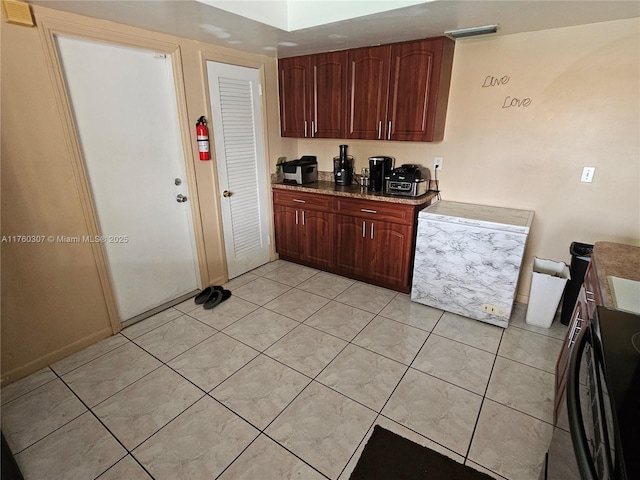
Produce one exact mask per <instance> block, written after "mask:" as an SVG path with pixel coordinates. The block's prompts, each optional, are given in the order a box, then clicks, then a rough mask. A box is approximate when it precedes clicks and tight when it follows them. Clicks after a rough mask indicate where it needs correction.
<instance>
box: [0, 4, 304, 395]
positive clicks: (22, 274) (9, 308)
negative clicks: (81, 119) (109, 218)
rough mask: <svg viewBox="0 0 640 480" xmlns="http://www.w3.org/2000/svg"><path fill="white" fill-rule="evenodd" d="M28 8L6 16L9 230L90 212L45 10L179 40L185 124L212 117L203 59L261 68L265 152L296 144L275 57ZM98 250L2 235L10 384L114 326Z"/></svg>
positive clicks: (130, 34) (211, 278) (219, 271)
mask: <svg viewBox="0 0 640 480" xmlns="http://www.w3.org/2000/svg"><path fill="white" fill-rule="evenodd" d="M32 10H33V12H34V14H35V17H36V23H37V24H38V27H37V28H27V27H21V26H16V25H10V24H6V23H4V22H2V26H1V27H0V28H1V32H0V33H1V45H2V52H1V61H2V98H1V101H2V111H1V122H2V150H1V154H2V165H1V166H2V171H1V175H2V185H1V187H2V192H1V195H2V212H1V213H2V217H1V220H2V232H1V233H2V235H3V236H13V235H45V236H49V235H53V236H57V235H67V236H82V235H89V234H91V219H90V218H88V217H87V210H86V205H84V206H83V194H82V182H83V180H82V178H78V173H77V171H76V169H74V163H73V162H74V160H73V155H72V148H71V147H70V145H71V143H70V141H69V137H68V135H67V132H66V131H65V129H64V128H63V126H62V125H63V122H62V119H63V117H64V112H61V111H60V110H59V104H58V103H57V102H56V99H55V83H54V81H53V79H54V77H53V76H52V75H50V71H49V67H48V63H47V62H48V58H47V56H46V47H45V44H44V40H43V38H44V36H43V35H41V34H42V31H43V27H42V25H43V24H44V25H46V24H47V22H49V24H51V23H52V22H53V23H56V24H59V23H61V22H62V23H66V24H68V25H70V26H69V27H68V28H70V29H71V30H73V29H75V28H78V29H81V30H85V31H87V29H89V30H94V31H95V32H97V34H98V35H99V36H102V37H104V38H107V39H111V40H114V41H120V40H121V39H123V38H125V37H126V38H128V39H129V40H131V39H132V38H137V39H139V40H140V41H143V42H151V43H153V42H164V43H165V44H167V45H174V46H175V48H179V51H180V54H181V57H182V72H183V81H184V96H185V99H184V103H185V105H186V109H187V114H188V118H189V124H190V125H189V126H190V127H191V126H192V125H191V123H194V124H195V119H196V118H198V117H199V116H200V115H203V114H204V115H207V116H208V117H210V112H209V107H208V92H207V86H206V84H205V70H204V66H205V63H204V59H212V60H219V61H223V62H228V63H234V64H238V65H246V66H252V67H254V68H261V69H262V71H263V75H264V80H265V85H264V90H265V92H266V95H265V103H266V111H265V117H266V120H267V125H268V132H267V135H266V138H265V140H266V145H267V152H268V158H269V161H270V162H271V161H272V162H273V163H275V160H276V158H277V156H278V155H281V154H284V155H289V156H292V155H294V154H295V142H293V141H291V140H284V141H283V140H281V138H280V136H279V127H278V103H277V98H278V97H277V95H278V93H277V64H276V61H275V60H274V59H271V58H268V57H263V56H258V55H250V54H245V53H242V52H238V51H234V50H231V49H225V48H220V47H216V46H213V45H207V44H203V43H199V42H194V41H191V40H187V39H183V38H177V37H172V36H167V35H161V34H157V33H154V32H149V31H144V30H139V29H134V28H130V27H126V26H123V25H118V24H114V23H111V22H104V21H99V20H93V19H89V18H86V17H81V16H77V15H72V14H66V13H63V12H57V11H55V10H50V9H47V8H41V7H32ZM133 42H134V43H135V42H136V40H134V41H133ZM192 120H193V122H192ZM191 141H192V144H191V145H190V147H191V149H190V151H189V152H188V154H189V156H190V160H189V162H190V163H191V166H190V169H191V171H192V172H193V176H194V178H195V182H193V183H192V185H190V189H191V191H192V192H193V193H192V196H193V194H194V193H197V199H198V200H199V202H197V203H199V209H198V210H197V211H196V212H195V213H196V215H197V217H198V218H199V221H200V222H199V223H200V225H201V232H199V235H200V237H201V240H202V243H203V251H202V252H201V253H202V255H201V258H200V260H201V268H202V276H203V279H204V280H205V282H211V283H222V282H224V281H226V266H225V260H224V247H223V245H222V236H221V224H220V218H219V206H218V198H219V195H218V189H217V183H216V182H217V180H216V171H215V161H211V162H200V161H199V160H197V146H196V144H195V139H194V138H193V136H191ZM265 181H266V179H265ZM197 233H198V232H197ZM99 253H100V252H99V251H98V252H96V251H94V250H92V247H91V246H90V245H89V244H82V243H78V244H58V243H55V242H54V243H48V242H46V241H45V242H44V243H40V244H22V243H6V242H5V243H2V245H1V261H2V278H1V280H2V298H1V301H2V303H1V314H2V318H1V322H2V324H1V326H2V329H1V334H2V382H3V384H5V383H8V382H11V381H13V380H15V379H17V378H20V377H22V376H24V375H27V374H29V373H31V372H33V371H35V370H37V369H39V368H42V367H43V366H45V365H48V364H50V363H52V362H54V361H56V360H58V359H60V358H63V357H65V356H67V355H69V354H71V353H73V352H75V351H77V350H79V349H81V348H83V347H84V346H86V345H90V344H92V343H94V342H96V341H97V340H99V339H101V338H105V337H107V336H109V335H111V334H112V333H113V331H114V330H117V328H118V325H117V323H116V325H115V328H114V325H113V316H112V317H111V318H110V317H109V300H108V295H106V296H105V294H104V292H105V289H104V288H103V287H104V286H103V285H102V284H101V277H100V275H99V269H100V262H99V256H100V255H99ZM107 290H108V288H107Z"/></svg>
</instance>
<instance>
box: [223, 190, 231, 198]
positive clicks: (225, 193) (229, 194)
mask: <svg viewBox="0 0 640 480" xmlns="http://www.w3.org/2000/svg"><path fill="white" fill-rule="evenodd" d="M222 196H223V197H230V196H231V192H230V191H229V190H225V191H224V192H222Z"/></svg>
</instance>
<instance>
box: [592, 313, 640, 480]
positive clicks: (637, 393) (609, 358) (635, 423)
mask: <svg viewBox="0 0 640 480" xmlns="http://www.w3.org/2000/svg"><path fill="white" fill-rule="evenodd" d="M595 327H596V335H597V336H598V337H599V340H600V342H601V347H602V356H603V360H604V370H605V379H606V383H607V390H608V393H609V396H610V401H611V410H612V413H613V420H614V427H615V428H614V435H615V437H616V438H615V440H616V442H615V443H616V446H617V447H619V448H616V452H617V453H618V457H619V459H618V460H619V461H620V460H621V461H620V462H619V464H620V468H621V469H622V470H623V471H624V472H625V473H626V477H625V476H621V478H627V479H636V478H639V479H640V315H634V314H631V313H625V312H621V311H615V310H608V309H606V308H602V307H598V313H597V325H596V326H595ZM620 450H622V451H621V452H620ZM620 453H621V455H620Z"/></svg>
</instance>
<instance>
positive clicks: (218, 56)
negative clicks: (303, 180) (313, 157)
mask: <svg viewBox="0 0 640 480" xmlns="http://www.w3.org/2000/svg"><path fill="white" fill-rule="evenodd" d="M209 61H210V62H218V63H226V64H229V65H234V66H238V67H248V68H253V69H256V70H258V76H259V79H260V84H261V85H262V92H263V93H262V95H261V96H260V115H261V117H262V131H261V132H256V135H261V136H262V142H263V145H264V162H265V177H264V178H263V179H261V180H262V181H264V182H266V185H271V174H270V166H269V158H270V154H269V152H270V148H269V134H268V129H267V125H268V124H267V117H268V115H267V112H268V109H267V95H266V93H265V92H266V90H267V84H266V75H265V64H264V63H262V62H259V61H255V60H249V59H243V58H240V57H236V56H231V55H226V54H224V53H220V52H215V51H212V50H201V51H200V70H201V76H202V85H203V88H204V92H205V96H206V98H205V107H204V108H205V112H206V117H207V119H208V120H209V119H211V118H213V117H212V112H211V92H210V91H209V75H208V73H207V62H209ZM212 123H213V122H210V123H209V127H210V128H213V124H212ZM209 142H210V147H209V151H210V153H211V160H213V161H212V162H210V164H211V170H210V175H211V180H212V184H213V195H212V196H211V202H212V204H213V206H214V208H215V209H216V211H217V212H218V219H217V222H216V227H217V232H216V233H217V235H218V238H220V239H221V241H220V242H218V245H217V248H218V252H217V254H218V255H219V258H222V259H224V262H223V265H221V266H220V267H221V268H222V270H223V271H224V279H225V280H226V281H228V280H229V273H228V269H227V262H226V258H227V254H226V249H225V246H224V231H223V230H224V225H223V222H222V204H221V202H220V197H221V196H222V192H221V191H220V183H219V178H218V168H217V162H216V149H215V139H214V135H213V132H212V131H210V132H209ZM266 200H267V216H268V219H269V241H270V255H269V257H270V260H271V261H273V260H274V259H275V242H274V241H273V238H274V236H273V231H274V219H273V200H272V198H271V195H267V199H266Z"/></svg>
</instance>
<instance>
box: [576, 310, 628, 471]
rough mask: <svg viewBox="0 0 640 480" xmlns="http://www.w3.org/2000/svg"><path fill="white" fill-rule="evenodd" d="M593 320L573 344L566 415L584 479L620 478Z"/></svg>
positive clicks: (601, 360) (605, 385) (599, 347)
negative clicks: (616, 465)
mask: <svg viewBox="0 0 640 480" xmlns="http://www.w3.org/2000/svg"><path fill="white" fill-rule="evenodd" d="M593 325H594V323H593V322H592V323H591V324H590V325H589V326H588V327H587V328H583V329H582V331H581V332H580V335H579V336H578V339H577V340H576V344H575V345H574V346H573V350H572V352H571V358H570V360H569V368H568V371H567V414H568V417H569V429H570V432H571V440H572V443H573V449H574V452H575V456H576V462H577V464H578V469H579V471H580V476H581V478H582V479H583V480H621V479H624V474H623V476H620V472H619V471H617V469H614V467H613V466H614V465H615V441H614V432H613V425H614V419H613V414H612V411H611V401H610V398H609V394H608V391H607V383H606V379H605V377H604V375H605V373H604V372H605V369H604V361H603V355H602V347H601V345H600V341H599V338H598V336H597V335H596V332H595V331H594V327H593Z"/></svg>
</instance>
